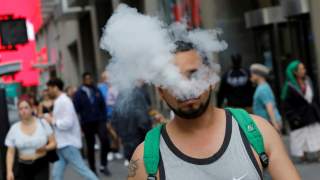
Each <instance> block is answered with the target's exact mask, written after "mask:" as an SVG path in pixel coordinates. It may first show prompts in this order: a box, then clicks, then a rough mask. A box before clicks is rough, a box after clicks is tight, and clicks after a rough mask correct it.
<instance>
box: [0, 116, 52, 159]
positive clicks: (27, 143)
mask: <svg viewBox="0 0 320 180" xmlns="http://www.w3.org/2000/svg"><path fill="white" fill-rule="evenodd" d="M40 121H41V122H40ZM52 133H53V130H52V128H51V127H50V125H49V124H48V123H47V122H46V121H45V120H40V119H37V120H36V130H35V131H34V133H33V134H32V135H28V134H25V133H24V132H22V130H21V122H17V123H15V124H14V125H12V126H11V128H10V130H9V132H8V134H7V137H6V140H5V145H6V146H7V147H14V148H16V149H17V150H18V152H19V154H20V155H27V156H32V155H35V154H36V150H37V149H39V148H40V147H42V146H44V145H46V144H47V143H48V137H49V136H50V135H52Z"/></svg>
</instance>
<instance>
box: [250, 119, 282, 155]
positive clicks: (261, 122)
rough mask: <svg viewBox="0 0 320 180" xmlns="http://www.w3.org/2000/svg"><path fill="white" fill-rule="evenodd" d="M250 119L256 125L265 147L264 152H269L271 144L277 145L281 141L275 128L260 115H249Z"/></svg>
mask: <svg viewBox="0 0 320 180" xmlns="http://www.w3.org/2000/svg"><path fill="white" fill-rule="evenodd" d="M251 117H252V119H253V120H254V121H255V123H256V125H257V126H258V128H259V130H260V132H261V134H262V136H263V139H264V144H265V148H266V152H267V153H268V152H270V151H269V150H270V148H271V147H272V146H273V145H277V144H279V142H280V143H282V140H281V137H280V134H279V133H278V132H277V131H276V129H275V128H274V127H273V126H272V125H271V124H270V123H269V122H268V121H267V120H265V119H263V118H262V117H260V116H256V115H251Z"/></svg>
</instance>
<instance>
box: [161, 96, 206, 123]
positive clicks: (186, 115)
mask: <svg viewBox="0 0 320 180" xmlns="http://www.w3.org/2000/svg"><path fill="white" fill-rule="evenodd" d="M210 101H211V91H210V92H209V97H208V99H207V101H206V102H205V103H201V104H200V106H199V107H198V108H197V109H191V110H187V111H184V110H181V109H175V108H173V107H172V106H170V105H169V103H167V105H168V106H169V108H170V109H171V110H172V111H173V112H174V114H175V115H177V116H179V117H181V118H183V119H195V118H198V117H200V116H202V115H203V114H204V113H205V112H206V111H207V109H208V107H209V104H210Z"/></svg>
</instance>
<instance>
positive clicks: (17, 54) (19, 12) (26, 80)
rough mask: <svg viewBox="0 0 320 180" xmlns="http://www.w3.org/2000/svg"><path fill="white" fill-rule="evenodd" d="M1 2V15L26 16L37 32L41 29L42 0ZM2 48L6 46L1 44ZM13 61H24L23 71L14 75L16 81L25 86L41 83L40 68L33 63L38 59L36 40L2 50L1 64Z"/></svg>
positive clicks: (2, 0)
mask: <svg viewBox="0 0 320 180" xmlns="http://www.w3.org/2000/svg"><path fill="white" fill-rule="evenodd" d="M0 4H1V5H0V16H1V15H7V14H10V15H13V17H14V18H25V19H26V20H27V21H29V22H30V23H31V24H32V25H33V27H34V31H35V32H37V31H38V30H39V29H40V27H41V25H42V16H41V0H0ZM0 48H1V49H2V50H3V48H4V47H3V46H1V45H0ZM6 48H8V47H6ZM12 61H21V62H22V71H20V72H18V73H17V74H15V75H14V81H16V82H21V83H22V85H23V86H35V85H38V84H39V70H36V69H33V68H32V64H34V63H35V62H36V61H37V53H36V42H35V41H34V40H32V41H29V42H28V43H27V44H25V45H18V46H16V50H7V51H0V64H1V63H6V62H12Z"/></svg>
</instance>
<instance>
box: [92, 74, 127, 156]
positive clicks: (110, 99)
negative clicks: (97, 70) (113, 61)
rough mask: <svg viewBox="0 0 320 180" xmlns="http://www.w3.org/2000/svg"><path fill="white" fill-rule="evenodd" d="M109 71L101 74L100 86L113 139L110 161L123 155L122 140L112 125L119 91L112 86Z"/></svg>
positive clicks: (109, 131) (109, 154)
mask: <svg viewBox="0 0 320 180" xmlns="http://www.w3.org/2000/svg"><path fill="white" fill-rule="evenodd" d="M108 80H109V79H108V72H107V71H104V72H103V73H102V74H101V82H100V83H99V84H98V88H99V90H100V91H101V93H102V96H103V98H104V100H105V103H106V114H107V130H108V133H109V134H110V137H111V139H112V142H111V145H110V152H109V153H108V161H112V160H113V159H114V158H116V159H122V158H123V155H122V154H121V153H120V146H121V140H120V138H119V137H118V135H117V132H116V131H115V129H114V128H113V125H112V113H113V109H114V106H115V104H116V101H117V97H118V95H119V92H118V91H117V89H116V88H114V87H112V86H111V84H110V83H109V82H108ZM113 120H114V121H116V119H113Z"/></svg>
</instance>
